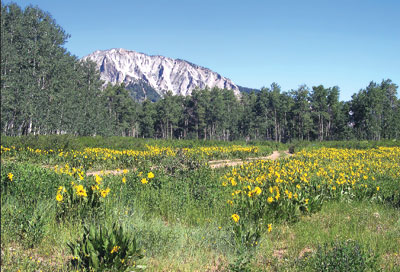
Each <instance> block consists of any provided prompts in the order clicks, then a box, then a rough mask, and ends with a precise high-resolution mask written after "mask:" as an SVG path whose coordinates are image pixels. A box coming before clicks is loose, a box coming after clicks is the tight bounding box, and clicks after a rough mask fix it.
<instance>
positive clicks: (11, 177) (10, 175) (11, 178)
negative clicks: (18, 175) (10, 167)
mask: <svg viewBox="0 0 400 272" xmlns="http://www.w3.org/2000/svg"><path fill="white" fill-rule="evenodd" d="M7 177H8V179H9V180H10V181H12V180H13V177H14V175H13V173H8V175H7Z"/></svg>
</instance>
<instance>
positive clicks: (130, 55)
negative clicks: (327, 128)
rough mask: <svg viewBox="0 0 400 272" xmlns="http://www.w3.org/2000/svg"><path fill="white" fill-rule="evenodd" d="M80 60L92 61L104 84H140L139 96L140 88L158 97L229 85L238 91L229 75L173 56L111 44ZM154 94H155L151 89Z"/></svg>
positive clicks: (144, 95) (236, 92) (227, 86)
mask: <svg viewBox="0 0 400 272" xmlns="http://www.w3.org/2000/svg"><path fill="white" fill-rule="evenodd" d="M82 59H83V60H87V59H90V60H92V61H94V62H95V63H96V65H97V68H98V69H99V71H100V78H101V79H102V80H103V81H105V85H106V84H110V83H111V84H117V83H124V84H125V86H126V87H127V88H128V89H131V90H134V89H137V86H139V85H140V86H142V87H143V86H145V85H147V86H148V87H149V88H148V87H146V88H142V90H143V95H142V98H146V95H147V93H146V92H145V90H144V89H148V90H150V89H151V90H153V91H154V92H155V93H157V95H158V96H160V97H162V96H163V95H164V94H165V93H166V92H167V91H172V93H173V94H174V95H184V96H186V95H190V94H191V92H192V90H194V89H196V88H199V89H204V88H206V87H208V88H213V87H218V88H220V89H230V90H233V91H234V92H235V94H236V95H239V93H240V88H239V86H238V85H236V84H235V83H233V82H232V81H231V80H230V79H228V78H226V77H223V76H222V75H220V74H219V73H217V72H214V71H212V70H211V69H209V68H206V67H203V66H200V65H198V64H195V63H192V62H189V61H186V60H182V59H173V58H169V57H165V56H161V55H147V54H145V53H140V52H136V51H133V50H126V49H123V48H113V49H108V50H96V51H94V52H93V53H91V54H89V55H87V56H84V57H83V58H82ZM153 95H154V97H156V96H157V95H155V94H154V93H153Z"/></svg>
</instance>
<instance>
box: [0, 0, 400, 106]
mask: <svg viewBox="0 0 400 272" xmlns="http://www.w3.org/2000/svg"><path fill="white" fill-rule="evenodd" d="M9 2H10V1H3V3H9ZM15 2H16V3H17V4H19V5H20V6H22V7H25V6H27V5H29V4H32V5H34V6H36V5H37V6H38V7H39V8H41V9H43V10H45V11H47V12H49V13H50V14H51V15H52V16H53V18H54V19H55V20H56V22H57V23H58V24H59V25H60V26H61V27H62V28H63V29H64V30H65V31H66V32H67V33H68V34H70V35H71V37H70V38H69V40H68V42H67V43H66V45H65V46H66V48H67V49H68V50H69V51H70V52H71V53H72V54H74V55H76V56H78V57H83V56H85V55H87V54H89V53H91V52H93V51H95V50H98V49H101V50H104V49H110V48H125V49H128V50H135V51H138V52H142V53H146V54H150V55H163V56H167V57H172V58H180V59H184V60H188V61H190V62H193V63H196V64H198V65H201V66H204V67H207V68H210V69H212V70H214V71H216V72H218V73H220V74H221V75H223V76H225V77H228V78H230V79H231V80H232V81H233V82H235V83H236V84H238V85H241V86H244V87H251V88H260V87H262V86H269V85H270V84H271V83H272V82H277V83H278V84H279V85H280V86H281V87H282V90H283V91H287V90H290V89H296V88H298V86H299V85H301V84H306V85H307V86H309V87H310V88H311V87H312V86H314V85H319V84H323V85H324V86H325V87H332V86H335V85H337V86H339V87H340V90H341V96H340V99H341V100H349V99H350V98H351V95H352V94H354V93H356V92H358V91H359V90H360V89H361V88H365V87H366V86H367V85H368V84H369V82H370V81H375V82H381V80H382V79H387V78H390V79H391V80H392V81H393V82H394V83H396V84H397V85H400V20H399V19H398V16H399V13H400V1H399V0H379V1H378V0H335V1H334V0H313V1H312V0H302V1H301V0H293V1H289V0H279V1H278V0H276V1H266V0H265V1H262V0H259V1H254V0H247V1H243V0H241V1H236V0H229V1H225V0H213V1H211V0H198V1H195V0H186V1H185V0H158V1H156V0H142V1H135V0H131V1H129V0H113V1H102V0H95V1H94V0H80V1H76V0H69V1H61V0H18V1H15Z"/></svg>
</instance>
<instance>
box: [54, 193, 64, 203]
mask: <svg viewBox="0 0 400 272" xmlns="http://www.w3.org/2000/svg"><path fill="white" fill-rule="evenodd" d="M56 200H57V201H58V202H61V201H62V200H63V196H62V194H57V196H56Z"/></svg>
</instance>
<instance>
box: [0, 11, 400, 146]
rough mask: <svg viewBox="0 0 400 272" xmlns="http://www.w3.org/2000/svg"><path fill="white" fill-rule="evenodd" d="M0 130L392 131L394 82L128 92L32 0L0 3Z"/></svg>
mask: <svg viewBox="0 0 400 272" xmlns="http://www.w3.org/2000/svg"><path fill="white" fill-rule="evenodd" d="M1 14H2V15H1V131H2V133H4V134H5V135H27V134H73V135H105V136H108V135H121V136H132V137H145V138H164V139H219V140H226V141H228V140H236V139H248V140H274V141H279V142H288V141H292V140H295V139H299V140H320V141H323V140H343V139H353V138H356V139H371V140H380V139H395V138H396V139H397V138H399V131H400V100H399V99H398V98H397V88H398V86H397V85H396V84H394V83H393V82H392V81H391V80H390V79H386V80H382V82H381V83H380V84H379V83H375V82H371V83H370V84H369V85H368V86H367V87H366V88H365V89H362V90H360V91H359V92H358V93H356V94H354V95H353V96H352V98H351V100H350V101H347V102H343V101H339V94H340V90H339V88H338V87H337V86H334V87H329V88H326V87H324V86H322V85H320V86H314V87H312V88H309V87H307V86H306V85H302V86H300V87H299V88H298V89H296V90H290V91H282V90H281V88H280V86H279V85H278V84H276V83H273V84H271V86H270V87H264V88H262V89H261V90H260V91H259V92H248V93H241V95H240V97H236V96H235V95H234V93H233V91H231V90H222V89H218V88H211V89H204V90H199V89H196V90H193V92H192V95H191V96H186V97H185V96H178V95H173V94H172V92H167V93H166V94H165V95H164V97H163V98H162V99H160V100H158V101H156V102H151V101H148V100H146V101H144V102H142V103H139V102H136V101H135V100H134V99H132V97H131V94H130V92H129V91H128V90H126V89H125V86H124V85H114V86H111V85H109V86H107V87H106V88H104V87H103V82H101V81H100V75H99V71H98V70H97V68H96V65H95V64H94V63H93V62H90V61H86V62H84V61H81V60H79V59H78V58H77V57H76V56H73V55H71V54H70V53H69V52H68V51H67V50H66V49H65V48H64V47H63V45H64V44H65V42H66V40H67V39H68V37H69V36H68V34H66V33H65V32H64V30H63V29H62V28H61V27H60V26H59V25H57V24H56V22H55V20H54V19H53V18H52V17H51V15H50V14H48V13H46V12H44V11H42V10H40V9H39V8H37V7H32V6H29V7H27V8H25V9H21V8H20V7H19V6H18V5H16V4H8V5H3V4H2V6H1Z"/></svg>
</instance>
